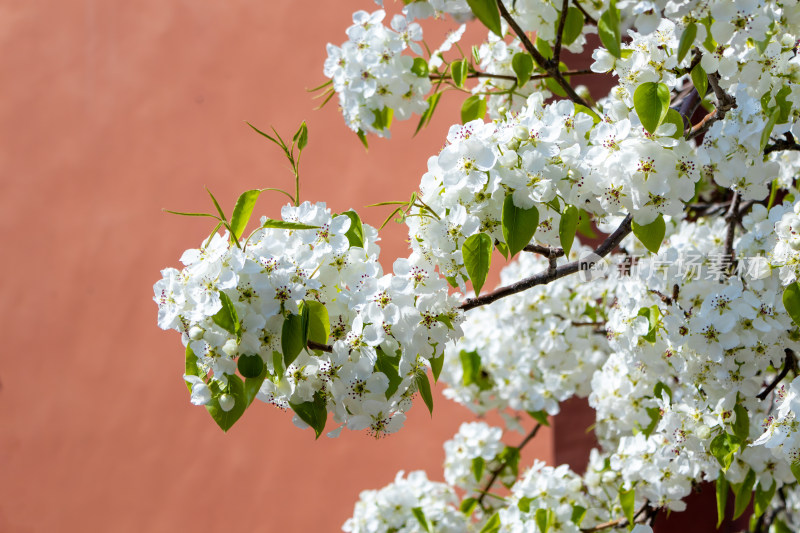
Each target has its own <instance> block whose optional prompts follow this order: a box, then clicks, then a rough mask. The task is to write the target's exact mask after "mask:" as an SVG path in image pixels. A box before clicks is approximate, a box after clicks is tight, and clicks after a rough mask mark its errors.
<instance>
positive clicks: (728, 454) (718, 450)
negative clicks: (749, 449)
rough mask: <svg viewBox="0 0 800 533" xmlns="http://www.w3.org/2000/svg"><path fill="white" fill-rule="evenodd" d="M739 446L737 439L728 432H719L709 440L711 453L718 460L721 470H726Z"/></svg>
mask: <svg viewBox="0 0 800 533" xmlns="http://www.w3.org/2000/svg"><path fill="white" fill-rule="evenodd" d="M739 446H740V442H739V439H737V438H736V437H734V436H733V435H730V434H728V433H720V434H719V435H717V436H716V437H714V439H713V440H712V441H711V445H710V451H711V455H713V456H714V457H716V459H717V461H719V464H720V466H722V470H728V468H729V467H730V466H731V463H732V462H733V456H734V455H735V454H736V452H737V451H738V450H739Z"/></svg>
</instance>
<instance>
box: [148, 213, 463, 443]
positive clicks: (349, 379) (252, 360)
mask: <svg viewBox="0 0 800 533" xmlns="http://www.w3.org/2000/svg"><path fill="white" fill-rule="evenodd" d="M349 214H353V215H354V213H352V212H349ZM281 215H282V216H283V220H284V221H286V222H290V223H294V224H305V225H307V226H308V227H311V228H313V229H291V230H287V229H280V228H279V227H278V228H270V227H269V226H270V222H274V221H268V220H266V219H264V220H262V224H264V225H265V226H266V227H265V228H264V229H259V230H257V231H256V232H255V233H254V234H253V235H252V236H251V237H250V238H249V239H248V240H247V241H246V242H244V241H243V242H242V243H241V244H240V246H241V248H240V247H238V246H236V245H234V244H229V243H228V240H227V239H226V238H225V237H224V236H221V235H219V234H215V235H214V236H213V237H212V238H211V239H210V240H209V241H208V242H207V243H206V245H205V246H204V247H203V248H201V249H199V250H188V251H187V252H186V253H184V255H183V257H182V258H181V261H182V262H183V263H184V264H185V265H186V267H185V268H184V269H183V270H182V271H178V270H176V269H172V268H169V269H165V270H164V271H163V272H162V275H163V279H162V280H161V281H159V282H158V283H156V285H155V300H156V302H157V303H158V305H159V325H160V326H161V327H162V328H164V329H176V330H178V331H180V332H181V333H182V338H183V342H184V344H187V345H188V352H187V355H188V354H191V355H190V357H189V358H187V375H186V380H187V382H189V383H190V385H191V390H192V402H193V403H195V404H197V405H207V404H211V403H214V402H218V403H219V406H220V408H221V409H222V411H224V412H228V411H230V410H231V409H233V408H234V406H235V405H236V402H240V405H239V408H240V409H244V408H245V407H246V404H247V403H249V401H251V400H252V397H247V396H246V395H243V394H239V393H238V392H237V391H239V387H240V385H239V384H241V381H240V380H239V378H238V377H236V371H237V366H238V370H239V372H240V373H241V374H242V376H243V377H245V378H254V379H255V378H258V377H259V376H260V378H261V379H263V383H261V384H260V387H258V396H257V397H258V398H259V399H261V400H263V401H266V402H268V403H273V404H275V405H277V406H279V407H282V408H286V407H290V406H291V407H292V409H293V410H295V412H296V413H297V414H298V417H295V422H296V423H298V424H299V425H301V426H303V427H305V424H306V423H311V422H309V418H313V417H310V416H308V415H307V414H306V413H307V412H308V410H309V409H311V406H314V408H315V410H316V413H317V415H318V417H322V420H321V425H322V426H324V420H325V418H327V412H328V411H331V412H333V419H334V421H335V422H336V423H337V424H338V425H339V429H341V427H342V426H343V425H345V424H346V425H347V426H348V427H349V428H350V429H354V430H359V429H369V431H370V432H372V433H373V434H375V435H376V436H380V435H383V434H385V433H391V432H394V431H396V430H397V429H398V428H399V427H400V426H401V425H402V422H403V420H404V419H405V416H404V414H403V412H404V411H406V410H407V409H408V408H409V407H410V405H411V396H412V395H413V394H414V393H415V391H416V390H417V387H418V386H419V382H418V380H419V379H426V380H427V378H425V377H424V372H425V368H426V365H427V361H428V360H429V359H431V358H433V357H435V356H437V355H440V354H441V352H442V351H443V347H444V344H445V342H446V341H447V340H448V339H450V338H452V337H453V336H455V335H457V334H458V333H459V332H460V328H459V326H458V323H459V321H460V320H461V319H460V317H459V316H458V313H457V311H456V309H455V307H456V306H457V304H458V302H457V300H455V299H454V298H453V297H449V296H448V295H447V284H446V283H445V282H444V280H441V279H439V278H438V277H437V276H436V274H435V273H434V272H433V269H432V267H430V266H429V265H426V264H425V263H424V262H422V261H417V260H415V259H414V257H412V258H410V259H399V260H397V261H396V262H395V265H394V270H395V274H394V275H383V273H382V270H381V266H380V264H379V263H378V261H377V258H378V252H379V250H378V247H377V246H376V245H375V240H376V238H377V232H376V230H375V229H374V228H372V227H370V226H367V225H363V226H361V222H360V220H358V219H357V215H354V216H353V218H352V219H351V217H350V216H348V215H337V216H333V215H332V214H331V213H330V210H329V209H327V208H326V207H325V204H323V203H319V204H313V205H312V204H309V203H308V202H306V203H304V204H302V205H301V206H299V207H291V206H286V207H284V208H283V209H282V211H281ZM354 224H357V225H358V226H359V228H358V231H355V230H354V231H355V234H356V235H359V237H360V239H361V241H360V242H358V243H351V242H350V238H351V237H352V233H350V230H351V225H354ZM272 225H275V224H272ZM231 306H232V308H233V309H232V310H231V309H230V307H231ZM221 314H222V315H221ZM301 317H306V318H301ZM304 321H305V322H304ZM304 323H305V324H308V325H307V326H306V327H307V331H308V333H303V330H302V327H303V324H304ZM295 324H300V326H299V329H297V330H296V329H294V325H295ZM298 331H299V333H298ZM306 336H307V338H308V339H310V340H312V341H315V342H317V343H318V344H321V345H324V344H326V343H327V342H328V340H329V339H330V341H331V342H332V345H333V346H332V350H331V352H325V351H322V350H320V349H315V350H311V349H306V346H305V345H303V344H302V340H300V341H299V342H300V343H301V344H300V346H297V342H298V340H297V339H302V338H305V337H306ZM292 343H294V346H295V348H292ZM194 358H196V359H194ZM251 365H254V366H251ZM262 369H264V370H263V372H262ZM265 378H266V379H265ZM256 385H259V383H257V384H256ZM214 405H216V403H214ZM298 406H300V407H299V408H298ZM303 406H305V407H303ZM304 415H305V416H304ZM318 422H319V421H318ZM315 429H317V430H320V429H321V428H317V427H315ZM337 431H338V430H337Z"/></svg>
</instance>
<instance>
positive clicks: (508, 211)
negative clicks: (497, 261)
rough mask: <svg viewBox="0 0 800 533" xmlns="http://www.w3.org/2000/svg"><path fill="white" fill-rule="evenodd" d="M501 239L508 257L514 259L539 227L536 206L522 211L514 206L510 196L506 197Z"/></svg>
mask: <svg viewBox="0 0 800 533" xmlns="http://www.w3.org/2000/svg"><path fill="white" fill-rule="evenodd" d="M502 224H503V239H504V240H505V241H506V246H508V253H509V255H510V257H514V256H515V255H517V253H519V252H520V251H521V250H522V249H523V248H525V246H527V245H528V243H529V242H531V239H532V238H533V234H534V233H536V228H537V227H538V226H539V210H538V209H536V206H532V207H531V208H530V209H522V208H521V207H517V206H515V205H514V199H513V195H512V194H508V195H506V198H505V200H504V201H503V214H502Z"/></svg>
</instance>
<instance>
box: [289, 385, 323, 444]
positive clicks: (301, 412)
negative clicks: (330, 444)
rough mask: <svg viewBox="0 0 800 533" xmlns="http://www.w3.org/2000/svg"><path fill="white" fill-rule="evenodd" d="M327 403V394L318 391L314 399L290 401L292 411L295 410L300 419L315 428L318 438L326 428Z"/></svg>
mask: <svg viewBox="0 0 800 533" xmlns="http://www.w3.org/2000/svg"><path fill="white" fill-rule="evenodd" d="M327 403H328V402H327V400H326V399H325V395H324V394H323V393H322V392H320V391H317V392H316V393H315V394H314V400H313V401H310V402H303V403H292V402H289V407H291V408H292V411H294V412H295V414H296V415H297V416H298V417H299V418H300V420H302V421H303V422H305V423H306V424H308V425H309V426H311V427H312V428H314V433H316V435H317V436H316V438H317V439H318V438H319V437H320V435H322V432H323V431H324V430H325V423H326V422H327V421H328V409H327Z"/></svg>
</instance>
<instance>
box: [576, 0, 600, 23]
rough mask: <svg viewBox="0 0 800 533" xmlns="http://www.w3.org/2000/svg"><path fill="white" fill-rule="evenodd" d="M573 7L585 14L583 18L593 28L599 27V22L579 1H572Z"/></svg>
mask: <svg viewBox="0 0 800 533" xmlns="http://www.w3.org/2000/svg"><path fill="white" fill-rule="evenodd" d="M572 5H574V6H575V7H577V8H578V10H579V11H580V12H581V13H583V18H584V19H586V22H588V23H589V24H591V25H592V26H597V21H596V20H595V19H594V17H592V16H591V15H590V14H589V12H588V11H586V9H584V7H583V6H582V5H581V4H580V2H578V0H572Z"/></svg>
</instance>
